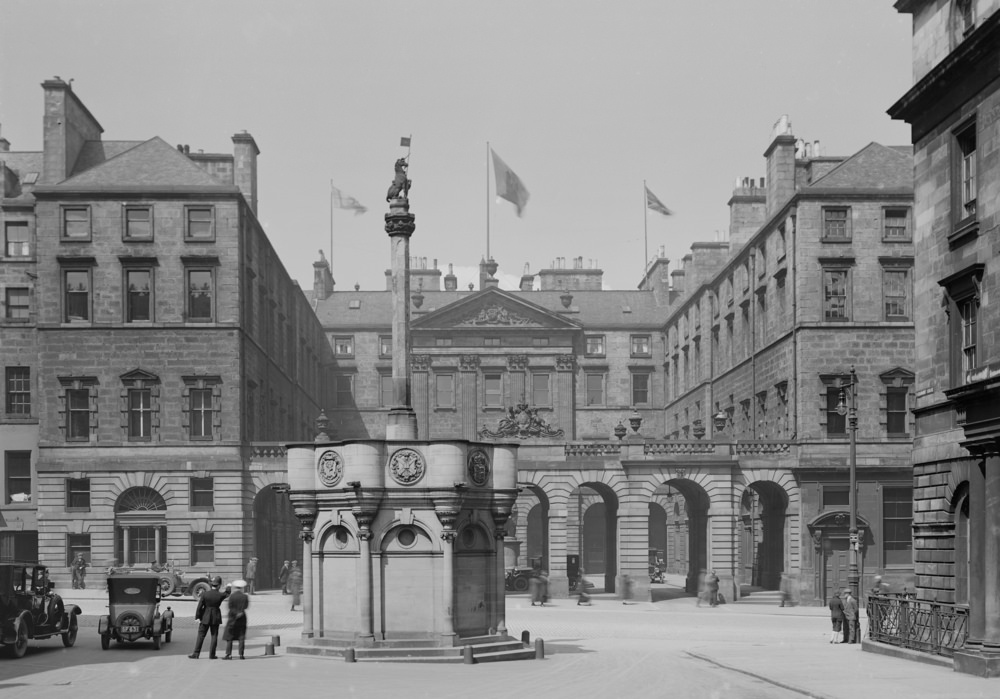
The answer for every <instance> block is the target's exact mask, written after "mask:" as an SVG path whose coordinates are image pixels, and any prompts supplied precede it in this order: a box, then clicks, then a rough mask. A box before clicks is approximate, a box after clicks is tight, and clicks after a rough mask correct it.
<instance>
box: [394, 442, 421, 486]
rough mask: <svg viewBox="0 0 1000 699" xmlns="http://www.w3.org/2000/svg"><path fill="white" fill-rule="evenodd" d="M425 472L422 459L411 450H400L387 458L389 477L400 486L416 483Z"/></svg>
mask: <svg viewBox="0 0 1000 699" xmlns="http://www.w3.org/2000/svg"><path fill="white" fill-rule="evenodd" d="M425 470H427V469H426V467H425V466H424V457H422V456H420V452H418V451H415V450H413V449H400V450H399V451H397V452H396V453H394V454H393V455H392V456H391V457H389V475H390V476H392V479H393V480H394V481H396V482H397V483H399V484H400V485H411V484H413V483H416V482H417V481H419V480H420V478H421V477H422V476H423V475H424V471H425Z"/></svg>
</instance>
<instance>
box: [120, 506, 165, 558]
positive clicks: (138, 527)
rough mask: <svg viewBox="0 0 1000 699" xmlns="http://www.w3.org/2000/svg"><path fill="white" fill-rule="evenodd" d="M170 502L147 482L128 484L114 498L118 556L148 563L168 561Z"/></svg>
mask: <svg viewBox="0 0 1000 699" xmlns="http://www.w3.org/2000/svg"><path fill="white" fill-rule="evenodd" d="M166 513H167V503H166V501H165V500H164V499H163V496H162V495H160V494H159V493H158V492H156V491H155V490H154V489H152V488H149V487H147V486H137V487H135V488H129V489H128V490H126V491H125V492H124V493H122V494H121V495H120V496H119V497H118V501H117V502H115V559H116V561H119V562H121V563H123V564H124V565H138V566H145V565H148V564H150V563H160V564H163V563H166V561H167V555H166V550H167V520H166Z"/></svg>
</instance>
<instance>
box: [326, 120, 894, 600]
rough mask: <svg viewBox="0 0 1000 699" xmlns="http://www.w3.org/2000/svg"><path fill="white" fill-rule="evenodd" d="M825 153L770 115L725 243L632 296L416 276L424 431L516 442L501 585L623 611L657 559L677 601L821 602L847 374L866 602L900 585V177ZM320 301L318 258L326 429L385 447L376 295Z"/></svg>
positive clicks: (418, 402)
mask: <svg viewBox="0 0 1000 699" xmlns="http://www.w3.org/2000/svg"><path fill="white" fill-rule="evenodd" d="M819 150H820V149H819V144H818V143H813V144H808V145H807V144H805V143H804V142H803V141H802V140H801V139H798V138H796V137H795V136H794V135H793V134H792V132H791V125H790V124H789V123H788V121H787V119H782V120H781V121H780V122H779V123H778V124H777V125H776V128H775V133H774V137H773V141H772V143H771V144H770V145H769V146H768V148H767V151H766V153H765V159H766V168H767V170H766V171H767V177H766V178H761V179H760V180H759V181H758V180H757V179H756V178H745V179H741V180H740V181H739V182H738V183H737V187H736V189H735V190H734V193H733V196H732V199H731V200H730V202H729V206H730V211H731V230H730V240H729V242H728V243H703V244H696V245H694V246H693V247H692V250H691V254H690V255H687V256H685V257H684V259H683V260H682V262H681V264H680V265H679V267H678V268H677V269H674V270H673V271H669V270H668V267H667V263H668V261H667V260H666V259H664V258H663V257H662V256H661V257H659V258H658V259H656V260H655V261H653V262H652V263H651V264H650V265H649V267H648V268H647V270H645V274H644V276H643V277H642V279H641V282H640V283H639V285H638V289H636V290H633V291H622V290H605V289H602V283H601V275H602V273H601V270H600V269H598V268H596V267H595V266H594V265H593V264H590V263H587V262H585V260H584V258H582V257H577V258H574V259H571V260H570V261H569V263H568V264H567V262H566V260H565V259H560V260H557V261H554V262H553V263H552V264H551V265H550V267H549V268H547V269H543V270H541V271H540V272H538V273H537V275H532V274H527V273H526V274H525V275H524V276H522V279H521V285H520V288H519V289H518V290H516V291H513V290H503V289H500V288H499V287H498V283H497V281H496V278H495V276H494V275H495V273H496V270H497V263H495V262H494V261H492V260H488V261H483V262H482V263H481V264H480V283H479V286H478V288H472V289H469V290H460V289H458V288H457V283H456V278H455V277H454V275H453V274H450V273H448V274H442V271H441V270H440V269H438V268H437V264H436V261H435V262H434V263H432V264H431V265H429V266H428V265H427V260H426V258H417V259H416V260H415V264H414V265H412V268H411V289H414V290H415V291H414V292H412V293H411V309H410V310H411V313H412V316H411V318H412V320H411V328H412V350H411V356H410V365H411V369H412V395H413V407H414V409H415V411H416V415H417V421H418V432H419V434H420V436H421V438H429V439H456V438H461V439H470V440H474V439H496V440H502V441H511V440H514V441H516V442H518V443H519V444H520V447H519V450H518V481H519V487H520V488H521V493H520V495H519V498H518V501H517V505H516V515H515V516H514V517H513V518H512V520H511V522H510V525H509V529H510V531H509V536H508V541H507V546H508V564H509V565H519V566H528V565H531V566H537V567H540V568H544V569H546V570H547V571H548V573H549V580H550V585H551V586H552V588H553V589H554V590H555V592H556V593H557V594H559V593H565V592H566V590H567V589H568V586H569V584H570V580H571V579H572V578H573V577H574V575H575V574H576V573H577V570H578V569H579V568H582V569H583V570H584V571H585V572H586V574H587V576H588V577H589V578H590V579H591V580H597V581H599V580H600V579H601V578H603V581H604V588H605V589H606V590H620V589H621V584H622V580H623V576H626V575H627V576H628V578H629V581H630V585H631V590H632V592H633V594H636V595H637V596H641V595H644V594H646V590H647V588H648V586H649V577H648V562H649V560H650V556H651V555H653V556H655V555H657V553H656V552H659V555H660V556H661V557H663V559H664V561H665V563H666V565H667V567H668V569H669V570H671V571H673V572H676V573H681V574H685V575H686V576H687V580H688V586H689V588H690V589H692V590H693V589H695V587H696V586H697V580H698V576H699V573H700V571H702V570H704V569H713V570H715V571H716V574H717V575H718V576H719V577H720V579H721V581H722V590H723V593H724V594H725V595H726V596H727V597H728V598H729V599H733V598H736V597H738V596H739V595H740V594H741V593H745V592H748V591H750V590H754V589H756V588H763V589H770V590H776V589H778V588H779V587H781V586H782V585H783V582H784V585H785V586H786V589H787V590H788V591H789V592H790V593H791V594H792V595H793V597H794V599H795V600H796V601H798V602H800V603H805V604H824V603H825V601H826V599H827V598H828V596H829V595H830V593H831V592H833V591H837V590H838V589H841V588H843V587H845V586H846V584H847V577H846V575H847V558H848V557H847V553H848V545H849V501H850V497H849V492H848V491H849V486H848V483H849V467H850V464H849V447H848V431H847V421H846V420H845V417H844V415H843V409H842V406H843V404H844V394H845V387H846V385H847V381H848V380H849V377H850V370H851V367H852V366H854V367H855V368H856V372H857V377H858V382H859V383H858V386H857V387H856V388H857V399H858V416H859V431H858V437H857V441H858V458H857V469H858V488H857V507H858V522H859V529H860V543H859V555H860V559H861V561H862V573H863V582H864V585H865V586H867V584H868V583H869V582H870V580H871V578H872V576H874V575H876V574H881V575H884V576H885V579H886V580H887V581H889V584H890V585H892V586H894V587H895V588H896V589H897V590H898V591H903V590H904V589H906V588H908V587H912V584H913V565H912V557H911V536H910V527H911V524H912V509H911V504H910V503H911V499H912V480H911V466H910V449H911V445H912V420H911V417H910V413H909V407H910V404H911V402H912V394H911V391H912V384H913V376H914V369H913V349H912V348H913V310H912V284H913V277H912V272H913V246H912V217H911V206H912V198H913V190H912V185H911V178H912V166H913V161H912V157H911V155H910V148H909V147H908V146H907V147H886V146H883V145H880V144H877V143H872V144H869V145H868V146H866V147H865V148H863V149H862V150H860V151H859V152H857V153H855V154H854V155H852V156H850V157H829V156H823V155H821V154H820V152H819ZM418 234H419V230H418ZM334 288H335V287H334V285H333V283H332V279H330V278H329V271H328V268H327V267H326V265H325V262H323V261H320V262H318V263H317V266H316V281H315V284H314V304H315V308H316V313H317V315H318V317H319V319H320V322H321V323H322V325H323V328H324V330H325V332H326V334H327V337H328V339H329V342H330V345H331V347H332V348H333V350H334V360H335V365H334V368H333V371H332V376H331V382H332V383H331V386H330V390H329V394H330V400H331V403H330V410H329V417H330V419H331V424H332V429H333V433H334V434H335V435H336V438H337V439H344V440H349V439H371V438H381V437H382V436H384V433H385V417H386V414H387V410H388V409H389V408H390V407H391V403H392V395H393V394H392V376H391V363H392V362H391V360H392V357H391V352H392V342H391V337H390V328H391V317H392V309H391V306H390V300H391V293H390V292H389V291H387V290H379V291H364V290H360V289H354V290H346V291H336V290H334ZM839 406H840V407H841V410H838V407H839Z"/></svg>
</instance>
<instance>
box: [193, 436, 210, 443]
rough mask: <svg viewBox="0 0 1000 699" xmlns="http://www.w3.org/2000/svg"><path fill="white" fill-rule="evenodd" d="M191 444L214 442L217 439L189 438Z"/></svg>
mask: <svg viewBox="0 0 1000 699" xmlns="http://www.w3.org/2000/svg"><path fill="white" fill-rule="evenodd" d="M188 441H189V442H214V441H215V439H214V438H212V437H189V438H188Z"/></svg>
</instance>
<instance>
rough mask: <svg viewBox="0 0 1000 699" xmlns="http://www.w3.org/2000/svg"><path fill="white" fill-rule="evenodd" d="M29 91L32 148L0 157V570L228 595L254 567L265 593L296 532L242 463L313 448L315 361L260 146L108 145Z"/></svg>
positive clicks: (276, 466)
mask: <svg viewBox="0 0 1000 699" xmlns="http://www.w3.org/2000/svg"><path fill="white" fill-rule="evenodd" d="M42 88H43V92H44V117H43V148H42V150H41V151H40V152H12V151H10V150H9V144H8V142H7V141H6V139H4V141H3V143H2V149H3V152H0V171H2V175H3V178H2V184H3V192H2V197H3V198H2V201H0V212H2V214H0V218H2V226H3V234H4V249H3V256H2V258H0V286H2V290H0V295H2V303H3V304H4V305H3V311H2V317H0V365H3V371H4V387H3V401H4V412H3V414H2V415H0V443H2V445H3V451H4V464H3V467H4V477H3V481H2V483H0V494H2V497H3V521H2V522H0V557H3V558H5V559H6V558H29V559H30V558H34V557H36V556H37V557H38V558H39V559H40V560H41V562H43V563H46V564H48V565H50V566H51V567H52V568H53V569H54V572H56V573H57V575H59V574H61V571H65V570H66V566H67V565H68V564H69V561H70V560H71V559H72V558H73V557H74V555H75V554H76V553H83V554H84V555H85V557H86V558H87V559H88V560H90V561H91V564H92V565H93V566H95V567H98V568H99V567H100V566H105V565H108V564H109V563H111V562H112V561H117V562H119V563H125V564H136V565H145V564H149V563H152V562H159V563H163V562H164V561H176V562H177V563H178V564H179V565H180V566H182V567H184V568H188V567H194V568H196V569H198V570H206V569H208V570H211V571H213V572H216V573H220V574H222V575H224V576H226V577H227V578H233V577H238V576H240V575H241V574H242V572H243V566H244V565H245V563H246V561H247V559H248V558H249V556H251V555H257V556H258V557H260V559H261V570H260V573H259V575H260V581H261V582H263V583H265V584H267V583H270V582H273V580H272V578H273V577H274V576H275V575H276V573H277V569H278V568H279V567H280V565H281V561H282V559H284V558H295V557H296V556H295V554H296V552H297V550H298V547H297V545H296V541H295V531H296V525H295V520H294V518H293V517H292V516H291V513H290V507H289V505H288V503H287V498H285V497H284V496H283V495H281V494H280V493H278V492H276V491H275V490H274V489H272V488H270V487H269V486H270V485H278V484H282V483H283V482H284V481H285V476H284V473H283V465H282V464H281V463H280V462H279V461H277V460H276V459H268V458H266V457H267V456H268V454H267V450H264V451H261V450H260V449H255V448H254V447H253V446H252V443H253V442H277V441H278V440H287V439H289V438H292V439H296V438H298V439H301V438H305V437H311V436H312V433H313V428H312V424H313V420H314V419H315V417H316V415H317V413H318V412H319V411H320V409H321V406H322V403H323V396H322V393H321V390H320V386H321V385H322V381H320V376H321V373H322V371H323V367H324V365H326V364H329V359H328V355H329V352H330V350H329V346H328V345H327V344H326V342H325V337H324V335H323V332H322V329H321V328H320V326H319V324H318V322H317V320H316V316H315V314H314V313H313V312H312V310H311V309H310V307H309V303H308V300H307V299H306V297H305V295H304V294H303V293H302V291H301V289H299V288H298V286H297V285H296V283H295V282H294V281H292V279H291V278H290V277H289V275H288V274H287V272H286V271H285V269H284V268H283V266H282V264H281V262H280V261H279V259H278V256H277V255H276V253H275V251H274V249H273V247H272V246H271V244H270V242H269V241H268V239H267V236H266V235H265V233H264V231H263V229H262V227H261V225H260V223H259V222H258V219H257V213H256V209H257V156H258V154H259V151H258V148H257V144H256V143H255V141H254V139H253V137H252V136H251V135H250V134H248V133H246V132H242V133H238V134H236V135H235V136H233V138H232V141H233V153H232V154H217V153H202V152H192V151H191V149H190V148H189V147H188V146H177V147H174V146H171V145H169V144H167V143H166V142H164V141H163V140H162V139H160V138H158V137H154V138H151V139H149V140H145V141H114V140H107V139H104V138H103V129H102V127H101V125H100V124H99V123H98V121H97V120H96V118H95V117H94V116H93V114H92V113H91V112H90V110H89V109H87V107H86V106H85V105H84V104H83V102H82V101H81V100H80V98H79V96H78V95H77V94H76V93H74V91H73V90H72V88H71V86H70V85H69V84H68V83H66V82H64V81H62V80H60V79H58V78H56V79H53V80H48V81H46V82H45V83H43V85H42ZM271 455H272V456H277V453H272V454H271ZM260 456H263V457H264V458H257V457H260ZM258 584H260V583H258Z"/></svg>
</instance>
